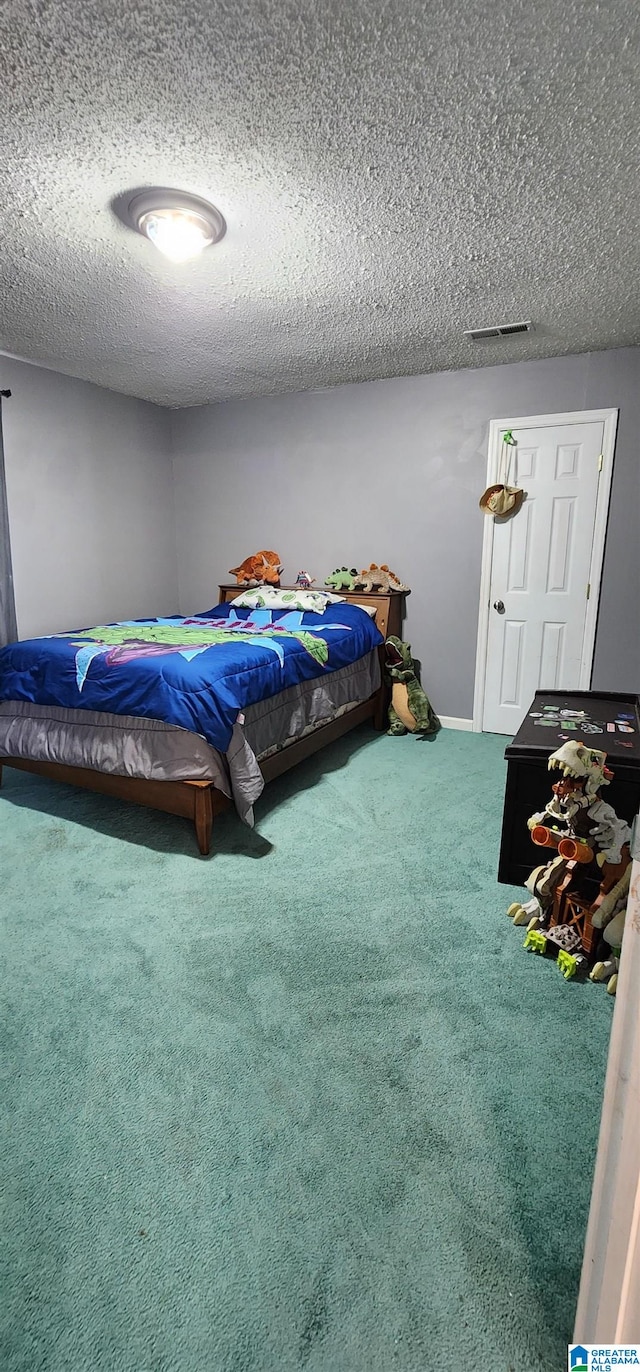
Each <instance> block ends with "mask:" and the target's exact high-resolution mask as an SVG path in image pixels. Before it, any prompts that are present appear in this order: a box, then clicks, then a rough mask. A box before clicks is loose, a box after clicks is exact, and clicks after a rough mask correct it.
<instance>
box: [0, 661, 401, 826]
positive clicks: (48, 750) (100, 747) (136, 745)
mask: <svg viewBox="0 0 640 1372" xmlns="http://www.w3.org/2000/svg"><path fill="white" fill-rule="evenodd" d="M379 685H380V662H379V658H378V651H377V649H374V650H373V651H372V652H370V653H367V655H366V656H365V657H362V658H359V659H358V661H357V662H352V663H350V665H349V666H348V667H342V668H341V669H340V671H337V672H330V673H329V674H328V675H327V676H323V677H314V678H313V680H311V681H305V682H302V683H300V685H298V686H289V687H288V688H287V690H286V691H281V692H280V693H279V694H278V695H276V696H272V697H271V698H270V699H269V700H262V701H259V702H258V704H257V705H250V706H249V707H248V709H247V710H245V712H244V714H243V715H239V717H238V721H237V723H236V725H235V728H234V730H233V735H232V738H231V743H230V745H229V749H228V751H227V752H226V753H224V754H223V753H219V752H218V751H217V750H216V749H215V748H212V747H211V745H210V744H209V743H207V741H206V739H205V738H202V736H201V735H200V734H193V733H190V732H189V730H187V729H180V728H177V727H176V726H175V725H172V724H164V723H163V722H162V721H161V720H158V719H141V718H139V717H138V716H134V715H112V714H103V713H100V712H99V711H95V710H67V709H63V708H61V707H59V706H56V705H32V704H31V703H30V702H26V701H19V700H7V701H4V702H0V761H1V760H2V758H3V757H4V758H9V757H16V758H25V759H31V760H32V761H35V762H57V763H62V764H65V765H66V766H68V767H88V768H89V769H90V770H91V771H96V772H110V773H112V774H113V775H116V776H128V777H140V778H143V779H145V780H151V781H212V782H213V783H214V785H215V786H216V787H217V788H218V790H219V791H222V792H223V793H224V795H226V796H229V798H230V799H233V801H234V803H235V806H236V809H237V811H238V814H239V815H240V817H241V819H244V820H245V821H246V822H247V823H249V824H251V823H253V805H254V803H255V801H256V800H257V799H258V796H259V795H260V794H261V792H262V790H263V788H264V778H263V776H262V772H261V771H260V765H259V764H260V761H261V760H262V759H264V758H265V757H268V756H270V755H271V754H272V753H274V752H277V751H279V750H280V749H281V748H286V747H287V745H288V744H290V743H294V742H296V740H298V739H300V738H302V737H304V735H305V734H308V733H310V732H311V731H312V730H313V729H317V728H319V727H320V726H321V725H322V724H327V723H328V722H329V720H331V719H335V718H336V717H337V716H338V715H341V714H344V713H345V712H346V711H347V710H350V709H354V708H355V706H356V705H359V704H361V702H362V701H364V700H368V699H369V696H371V695H373V692H374V691H376V690H377V689H378V687H379Z"/></svg>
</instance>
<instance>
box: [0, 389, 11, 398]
mask: <svg viewBox="0 0 640 1372" xmlns="http://www.w3.org/2000/svg"><path fill="white" fill-rule="evenodd" d="M0 395H2V396H4V398H5V400H8V399H9V396H10V395H11V391H0Z"/></svg>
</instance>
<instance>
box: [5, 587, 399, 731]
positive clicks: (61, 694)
mask: <svg viewBox="0 0 640 1372" xmlns="http://www.w3.org/2000/svg"><path fill="white" fill-rule="evenodd" d="M380 643H382V635H381V634H380V632H379V630H378V629H376V627H375V624H374V623H373V621H372V620H371V619H370V617H369V616H368V615H367V614H365V613H364V611H363V610H361V609H359V608H358V606H356V605H351V604H348V603H344V604H339V605H331V606H329V607H328V608H327V610H326V611H325V613H324V614H322V615H318V614H313V613H309V612H302V611H289V610H256V609H244V610H243V609H240V610H237V609H235V608H234V606H233V604H227V605H218V606H216V607H215V608H214V609H212V610H208V611H206V612H205V613H204V614H200V615H194V616H192V617H191V618H181V617H178V616H170V617H169V618H166V619H160V618H156V619H145V620H129V621H124V622H121V623H117V624H108V625H100V626H98V627H96V628H92V629H82V630H77V631H74V632H68V633H64V634H54V635H50V636H47V637H43V638H35V639H27V640H23V641H21V642H19V643H12V644H9V645H8V646H7V647H6V648H3V649H2V650H0V700H3V701H6V700H22V701H31V702H33V703H36V704H40V705H58V706H62V707H67V708H71V709H83V710H101V711H108V712H110V713H112V714H116V715H134V716H137V717H139V718H146V719H159V720H163V721H164V722H165V723H166V724H174V725H177V726H179V727H180V728H183V729H189V730H191V731H192V732H193V733H196V734H201V735H202V737H203V738H205V739H206V740H207V742H208V743H210V744H211V745H212V747H214V748H217V749H219V750H220V751H221V752H226V751H227V749H228V747H229V744H230V741H231V735H232V733H233V727H234V724H235V722H236V720H237V718H238V714H239V712H241V711H242V710H244V709H246V708H247V707H248V706H249V705H253V704H255V703H256V702H257V701H259V700H266V699H269V698H270V697H271V696H274V695H276V694H277V693H278V692H280V691H283V690H285V689H286V688H287V687H288V686H293V685H295V684H296V683H298V682H302V681H307V680H311V679H312V678H314V677H322V676H324V675H326V674H328V673H330V672H334V671H337V670H338V669H340V668H342V667H345V666H347V665H348V664H349V663H351V662H355V661H357V660H358V659H359V658H361V657H363V656H364V655H365V654H366V653H368V652H370V651H371V649H372V648H374V647H376V646H377V645H378V644H380Z"/></svg>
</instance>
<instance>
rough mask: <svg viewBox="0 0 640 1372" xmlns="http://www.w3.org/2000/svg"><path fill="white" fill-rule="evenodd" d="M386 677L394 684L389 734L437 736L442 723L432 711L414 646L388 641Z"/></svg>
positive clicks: (397, 640) (392, 686)
mask: <svg viewBox="0 0 640 1372" xmlns="http://www.w3.org/2000/svg"><path fill="white" fill-rule="evenodd" d="M384 650H385V656H386V663H385V667H386V674H387V680H388V681H389V682H390V684H391V704H390V706H389V728H388V729H387V733H388V734H406V733H410V734H418V733H421V734H434V733H435V732H436V730H437V729H439V728H440V720H439V719H438V716H437V715H436V714H435V713H434V711H433V710H432V708H431V703H430V701H429V697H428V696H427V695H425V693H424V691H423V689H422V687H421V685H420V682H419V681H418V678H417V676H416V670H415V666H414V662H413V658H412V656H411V644H410V643H403V642H402V640H401V639H399V638H393V637H392V638H388V639H387V641H386V643H385V645H384Z"/></svg>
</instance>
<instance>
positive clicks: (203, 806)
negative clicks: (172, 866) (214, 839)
mask: <svg viewBox="0 0 640 1372" xmlns="http://www.w3.org/2000/svg"><path fill="white" fill-rule="evenodd" d="M193 819H194V823H195V826H196V838H197V840H198V847H199V849H200V852H201V854H202V856H203V857H208V855H209V847H210V843H211V826H212V824H213V805H212V802H211V787H210V786H196V787H195V805H194V811H193Z"/></svg>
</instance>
